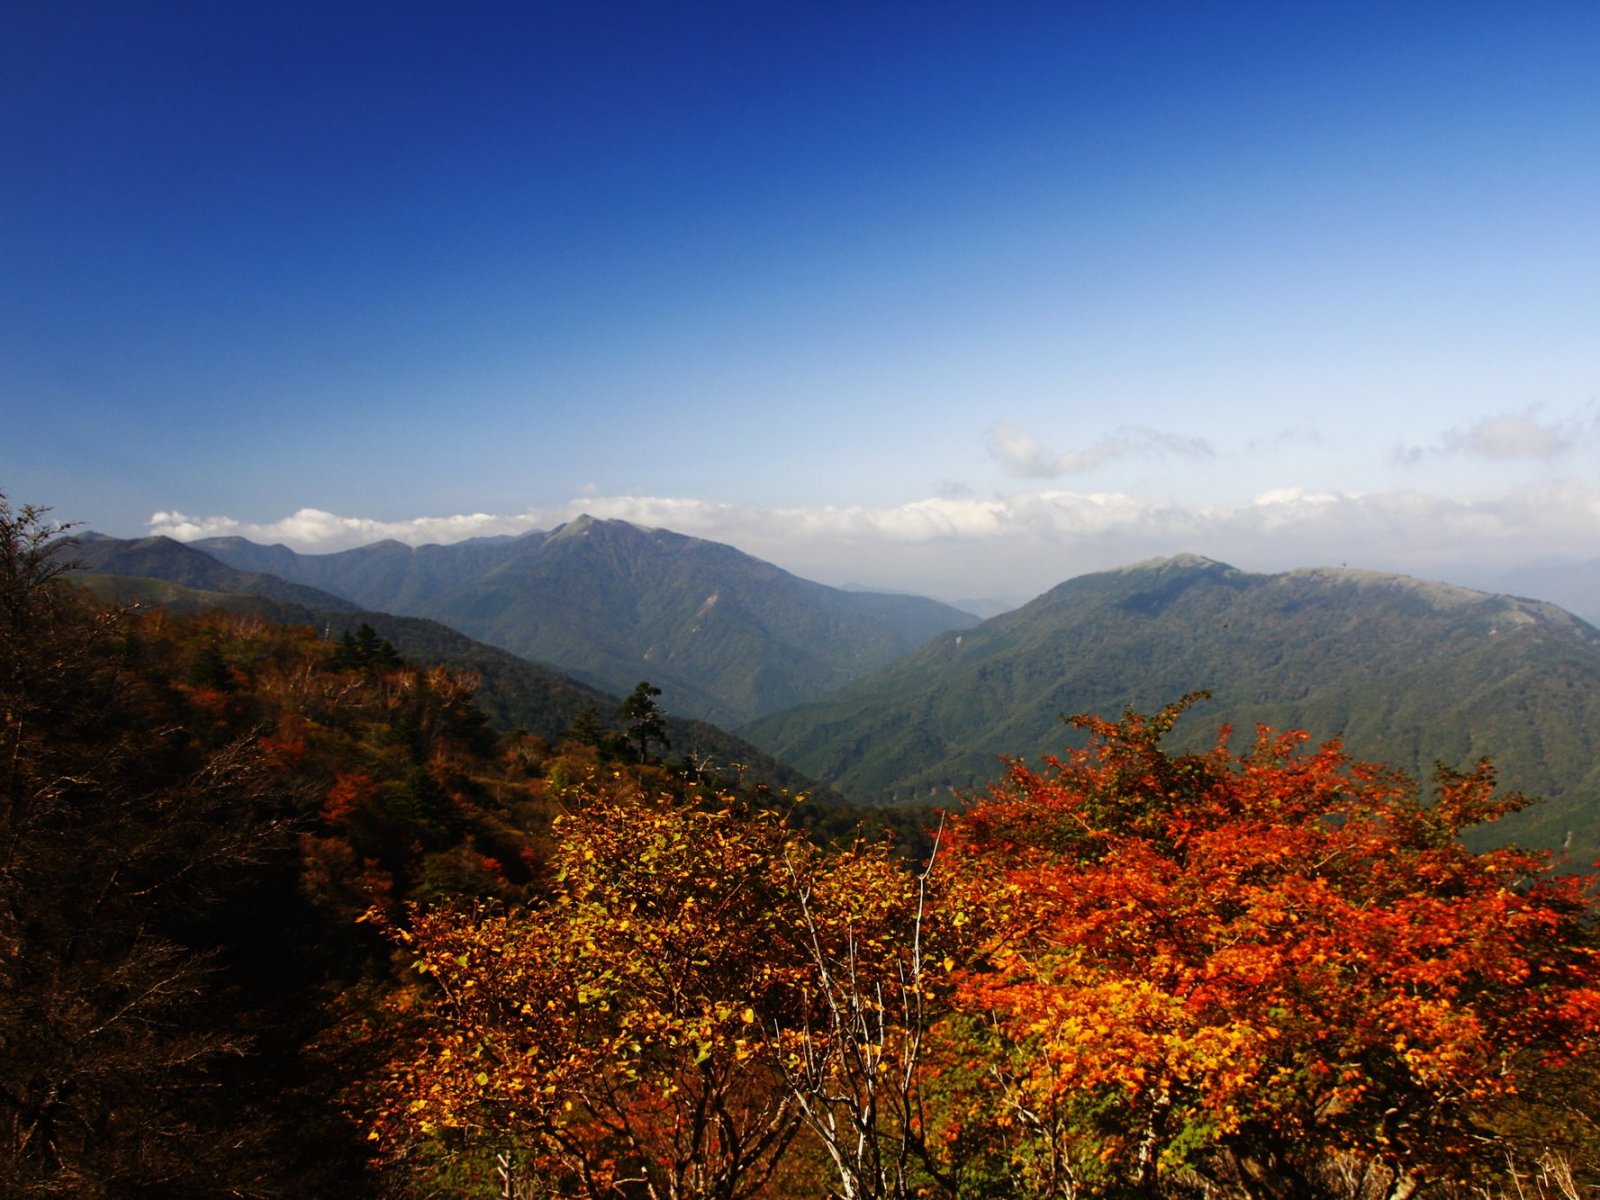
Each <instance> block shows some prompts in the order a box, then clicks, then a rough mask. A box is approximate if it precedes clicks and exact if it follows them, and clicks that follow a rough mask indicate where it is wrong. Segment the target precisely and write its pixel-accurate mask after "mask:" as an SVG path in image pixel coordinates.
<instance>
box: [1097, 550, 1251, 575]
mask: <svg viewBox="0 0 1600 1200" xmlns="http://www.w3.org/2000/svg"><path fill="white" fill-rule="evenodd" d="M1212 569H1221V570H1224V571H1232V570H1236V569H1237V568H1235V567H1233V566H1230V565H1229V564H1228V563H1225V562H1218V561H1217V560H1216V559H1214V558H1207V557H1206V556H1205V555H1203V554H1174V555H1172V556H1170V557H1168V558H1147V559H1145V560H1144V561H1143V562H1136V563H1130V564H1129V565H1128V566H1126V567H1118V568H1116V569H1115V570H1113V571H1111V572H1110V574H1113V575H1131V574H1134V573H1136V572H1149V573H1152V574H1165V573H1167V572H1170V571H1197V570H1212Z"/></svg>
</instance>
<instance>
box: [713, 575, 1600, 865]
mask: <svg viewBox="0 0 1600 1200" xmlns="http://www.w3.org/2000/svg"><path fill="white" fill-rule="evenodd" d="M1197 689H1209V690H1211V691H1212V692H1213V693H1214V696H1215V699H1214V701H1213V702H1212V703H1210V704H1206V705H1203V706H1201V707H1200V708H1199V709H1198V710H1196V712H1195V713H1194V714H1192V715H1191V716H1190V717H1189V718H1188V719H1187V720H1186V728H1187V732H1188V736H1190V737H1192V738H1195V739H1203V738H1204V737H1206V736H1208V735H1209V733H1210V732H1211V731H1212V730H1213V729H1214V728H1215V727H1216V726H1217V725H1219V724H1220V723H1222V722H1224V721H1230V722H1233V723H1234V724H1235V725H1236V726H1237V727H1238V728H1239V730H1240V732H1239V734H1238V735H1237V736H1239V737H1242V738H1243V737H1248V736H1250V731H1251V730H1252V729H1253V727H1254V724H1255V723H1257V722H1264V723H1267V724H1270V725H1273V726H1276V727H1279V728H1291V727H1303V728H1306V729H1308V730H1310V731H1311V733H1312V734H1313V735H1314V736H1315V737H1317V738H1318V739H1323V738H1328V737H1333V736H1335V735H1339V734H1343V735H1344V736H1345V738H1346V740H1347V742H1348V744H1349V747H1350V748H1351V750H1352V751H1353V752H1355V753H1356V754H1357V755H1358V756H1361V757H1367V758H1374V759H1378V760H1382V761H1386V762H1389V763H1391V764H1392V765H1395V766H1399V767H1403V768H1405V769H1408V770H1412V771H1420V772H1421V773H1422V774H1423V775H1424V776H1426V775H1427V774H1428V773H1429V772H1430V771H1431V768H1432V764H1433V762H1434V760H1436V759H1442V760H1444V761H1446V762H1449V763H1452V764H1455V765H1466V764H1470V762H1472V761H1473V760H1475V759H1476V758H1477V757H1478V756H1480V755H1484V754H1489V755H1492V756H1493V757H1494V758H1495V760H1496V761H1497V763H1498V764H1499V765H1500V767H1501V768H1502V773H1503V779H1504V781H1505V782H1506V783H1507V784H1509V785H1511V786H1516V787H1520V788H1522V789H1524V790H1527V791H1530V792H1533V793H1535V794H1540V795H1545V796H1548V797H1551V798H1552V802H1551V803H1550V804H1548V805H1545V806H1541V807H1540V808H1538V809H1535V810H1532V811H1530V812H1529V813H1527V814H1524V815H1523V816H1521V817H1519V818H1517V819H1516V820H1515V821H1513V822H1512V823H1511V824H1510V825H1509V826H1508V828H1509V829H1512V830H1520V831H1521V832H1522V834H1523V835H1525V836H1528V837H1530V838H1535V839H1537V840H1540V841H1541V842H1543V843H1544V844H1548V845H1554V844H1558V843H1559V841H1560V840H1561V838H1562V837H1563V836H1564V834H1565V832H1566V830H1567V829H1568V828H1573V829H1576V830H1577V831H1578V835H1579V837H1580V838H1582V839H1586V840H1587V843H1588V844H1591V845H1593V846H1595V847H1596V848H1600V632H1597V631H1596V630H1595V628H1593V627H1592V626H1590V625H1588V624H1587V623H1585V622H1583V621H1581V620H1579V619H1578V618H1576V617H1574V616H1573V615H1572V614H1570V613H1568V612H1566V611H1565V610H1563V609H1560V608H1558V607H1556V606H1555V605H1551V604H1544V603H1540V602H1536V601H1528V600H1519V599H1515V598H1512V597H1509V596H1500V595H1493V594H1489V593H1484V592H1477V591H1472V590H1470V589H1467V588H1460V587H1453V586H1450V585H1445V584H1435V583H1427V582H1424V581H1421V580H1416V579H1410V578H1407V577H1404V576H1397V575H1385V574H1380V573H1377V572H1369V571H1355V570H1335V569H1314V570H1301V571H1291V572H1288V573H1285V574H1280V575H1252V574H1247V573H1245V572H1243V571H1239V570H1237V569H1235V568H1233V567H1231V566H1228V565H1226V564H1224V563H1218V562H1213V561H1210V560H1207V559H1202V558H1197V557H1195V556H1188V555H1186V556H1180V557H1178V558H1172V559H1162V560H1156V561H1152V562H1147V563H1141V564H1138V565H1136V566H1133V567H1128V568H1124V569H1122V570H1117V571H1107V572H1102V573H1098V574H1093V575H1085V576H1080V577H1079V578H1076V579H1072V580H1069V581H1068V582H1066V583H1063V584H1061V585H1060V586H1058V587H1056V588H1054V589H1052V590H1051V591H1049V592H1047V593H1045V594H1044V595H1042V596H1040V597H1039V598H1037V599H1036V600H1034V601H1032V602H1031V603H1029V604H1027V605H1025V606H1023V607H1022V608H1020V609H1018V610H1016V611H1014V612H1011V613H1006V614H1004V615H1002V616H999V617H996V618H994V619H992V620H990V621H986V622H984V623H983V624H982V625H980V626H978V627H976V628H974V629H968V630H963V631H960V632H959V633H949V634H945V635H943V636H941V637H939V638H938V639H936V640H935V641H934V642H932V643H930V644H929V645H928V646H926V647H925V648H923V649H922V650H920V651H918V652H917V653H915V654H913V655H910V656H908V657H907V658H905V659H903V660H901V661H900V662H898V663H895V664H893V665H892V666H890V667H888V668H886V669H884V670H883V671H881V672H879V673H877V674H876V675H874V676H872V677H871V678H869V679H866V680H863V681H861V682H860V683H857V684H854V685H852V686H850V687H848V688H846V689H844V690H842V691H840V692H839V693H836V694H835V695H833V696H831V697H827V698H825V699H823V700H821V701H819V702H816V703H813V704H810V705H806V706H803V707H800V708H797V709H795V710H793V711H790V712H786V713H779V714H775V715H773V716H770V717H767V718H764V719H762V720H760V721H757V722H755V723H753V724H752V725H750V726H749V727H747V728H746V730H745V731H744V732H745V733H746V735H747V736H749V737H750V739H751V740H752V741H754V742H756V743H757V744H758V745H760V746H762V747H763V748H765V749H767V750H770V751H771V752H772V753H774V754H777V755H778V756H779V757H781V758H783V759H785V760H786V761H789V762H792V763H794V764H795V765H796V766H797V767H799V768H800V769H801V770H803V771H805V772H807V773H808V774H811V775H814V776H816V777H817V778H819V779H823V780H825V781H827V782H829V783H832V784H834V785H835V786H837V787H838V788H839V789H840V790H841V791H843V792H844V793H845V794H847V795H848V796H850V797H851V798H852V799H855V800H857V801H861V802H889V801H894V800H897V801H900V802H904V801H906V800H908V799H912V798H917V799H924V800H926V799H935V798H942V797H946V796H947V795H948V793H949V789H950V788H952V787H954V788H965V787H971V786H974V785H976V784H980V783H982V782H983V781H985V780H987V779H991V778H993V777H995V775H996V774H997V773H998V769H999V766H998V761H997V756H999V755H1002V754H1006V755H1026V756H1036V755H1040V754H1044V753H1050V752H1054V751H1057V750H1059V749H1060V748H1061V746H1062V745H1063V744H1064V742H1065V741H1066V739H1067V736H1068V731H1067V730H1066V729H1064V728H1063V726H1062V725H1061V724H1060V722H1059V720H1058V715H1059V714H1066V713H1078V712H1099V713H1103V714H1111V715H1114V714H1116V713H1117V712H1119V711H1120V710H1121V709H1122V708H1123V707H1124V706H1126V705H1132V706H1134V707H1137V708H1141V709H1147V710H1148V709H1153V708H1157V707H1159V706H1161V705H1163V704H1165V703H1168V702H1170V701H1171V700H1174V699H1176V698H1177V697H1178V696H1180V695H1182V694H1184V693H1186V692H1189V691H1194V690H1197Z"/></svg>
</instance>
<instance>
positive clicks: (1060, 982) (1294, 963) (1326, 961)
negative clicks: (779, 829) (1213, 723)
mask: <svg viewBox="0 0 1600 1200" xmlns="http://www.w3.org/2000/svg"><path fill="white" fill-rule="evenodd" d="M1196 698H1197V697H1187V698H1185V700H1184V701H1182V702H1180V703H1179V704H1176V705H1173V706H1171V707H1169V708H1167V709H1165V710H1164V711H1162V712H1161V713H1159V714H1157V715H1155V716H1141V715H1138V714H1136V713H1133V712H1129V713H1127V714H1126V715H1125V716H1124V717H1123V718H1122V719H1121V720H1120V721H1116V722H1110V721H1104V720H1099V719H1093V718H1077V719H1075V720H1074V722H1073V723H1074V724H1076V725H1078V726H1079V727H1080V728H1083V729H1085V730H1087V731H1088V733H1089V735H1090V744H1089V745H1088V747H1087V748H1085V749H1082V750H1078V751H1074V752H1072V753H1070V754H1069V755H1067V756H1065V757H1063V758H1050V759H1046V760H1045V765H1044V767H1043V769H1041V770H1033V769H1030V768H1028V767H1026V766H1024V765H1023V764H1021V763H1013V764H1011V766H1010V768H1009V770H1008V773H1007V775H1006V777H1005V779H1004V781H1003V782H1002V783H1000V784H998V785H996V786H995V787H994V788H993V789H992V791H991V792H990V793H989V794H988V795H987V796H985V797H983V798H982V799H980V800H979V801H977V802H976V803H975V804H974V805H973V806H972V808H971V809H970V811H969V812H968V813H966V814H965V815H964V816H962V817H961V818H960V819H959V820H958V821H957V822H956V824H955V829H954V839H953V849H952V858H953V860H954V865H955V866H956V868H957V869H958V870H960V871H961V872H962V873H963V874H964V876H965V887H966V891H967V895H968V897H969V898H970V902H971V903H973V904H975V905H976V906H977V907H979V908H980V909H982V911H983V912H984V913H985V914H986V915H985V933H986V935H987V938H988V948H987V952H986V954H985V955H984V956H983V958H982V959H981V960H980V965H978V966H976V967H974V968H973V969H971V970H968V971H966V972H965V973H964V974H963V977H962V979H961V985H960V992H959V996H958V999H957V1005H958V1007H959V1008H960V1009H961V1010H962V1012H963V1014H964V1015H963V1016H962V1017H961V1018H959V1019H958V1022H956V1023H952V1024H951V1025H949V1026H947V1027H946V1032H947V1033H951V1032H952V1031H954V1032H960V1033H961V1035H962V1036H963V1037H965V1038H966V1039H967V1043H968V1046H969V1049H970V1054H969V1056H968V1059H967V1063H966V1065H967V1067H968V1068H973V1067H979V1066H981V1068H982V1069H981V1070H980V1071H977V1072H975V1073H971V1079H970V1080H969V1081H968V1086H966V1087H964V1088H962V1087H959V1086H954V1085H952V1086H953V1092H954V1098H953V1100H952V1107H951V1110H950V1112H949V1113H947V1114H946V1124H947V1127H949V1128H951V1129H967V1130H970V1129H973V1128H981V1129H982V1130H983V1136H982V1137H981V1138H979V1139H978V1140H977V1143H976V1144H978V1145H979V1146H980V1147H983V1148H985V1149H986V1152H987V1153H989V1154H990V1155H991V1156H992V1157H993V1159H994V1160H995V1161H994V1162H993V1163H992V1167H993V1171H994V1173H995V1174H999V1175H1003V1176H1006V1177H1009V1180H1010V1182H1009V1183H1008V1184H1007V1185H1006V1186H1007V1189H1008V1190H1007V1194H1012V1195H1040V1196H1042V1195H1050V1196H1076V1195H1092V1194H1119V1193H1122V1192H1126V1191H1129V1190H1136V1191H1138V1192H1140V1193H1141V1194H1145V1195H1150V1194H1154V1193H1156V1192H1159V1191H1163V1190H1165V1191H1180V1190H1184V1188H1185V1187H1192V1188H1195V1189H1199V1190H1204V1191H1206V1192H1207V1194H1210V1195H1224V1196H1230V1195H1231V1196H1242V1197H1251V1198H1256V1197H1260V1198H1271V1200H1278V1198H1283V1200H1289V1198H1300V1197H1306V1198H1311V1197H1324V1196H1349V1197H1356V1196H1387V1197H1392V1198H1396V1200H1398V1198H1400V1197H1405V1196H1410V1195H1413V1194H1422V1193H1425V1192H1426V1191H1427V1190H1428V1188H1429V1187H1430V1186H1432V1185H1445V1184H1450V1183H1461V1182H1465V1181H1467V1180H1468V1179H1469V1178H1470V1177H1471V1176H1472V1175H1473V1173H1474V1171H1476V1170H1479V1169H1487V1168H1491V1167H1493V1166H1496V1165H1498V1166H1502V1167H1503V1166H1504V1149H1503V1147H1502V1146H1500V1145H1499V1144H1497V1142H1496V1140H1495V1138H1494V1137H1493V1134H1492V1131H1491V1129H1490V1128H1489V1127H1488V1125H1487V1124H1486V1121H1487V1119H1488V1117H1489V1116H1490V1115H1491V1114H1492V1113H1493V1111H1494V1109H1495V1106H1496V1105H1497V1103H1500V1102H1502V1101H1505V1100H1507V1099H1508V1098H1509V1097H1511V1096H1513V1095H1514V1094H1515V1092H1516V1090H1517V1088H1518V1087H1519V1085H1521V1084H1522V1083H1524V1082H1525V1081H1526V1080H1527V1079H1528V1077H1529V1075H1530V1073H1533V1072H1537V1071H1538V1070H1540V1069H1541V1067H1542V1066H1544V1065H1546V1064H1548V1063H1549V1062H1550V1061H1552V1060H1563V1059H1569V1058H1571V1057H1572V1056H1575V1055H1578V1054H1580V1053H1582V1052H1584V1051H1585V1050H1587V1049H1588V1048H1589V1046H1590V1045H1591V1043H1592V1040H1593V1038H1594V1036H1595V1033H1596V1030H1597V1027H1600V970H1597V963H1596V956H1595V949H1594V940H1593V938H1592V936H1591V934H1590V931H1589V928H1588V924H1587V922H1588V919H1589V913H1590V909H1589V905H1588V896H1587V893H1586V891H1585V888H1584V885H1583V884H1582V883H1581V882H1580V881H1579V880H1577V879H1575V878H1571V877H1568V878H1555V877H1552V876H1550V875H1549V874H1548V873H1547V867H1548V863H1547V861H1546V859H1545V858H1544V857H1543V856H1541V855H1537V854H1532V853H1528V852H1523V851H1519V850H1514V849H1503V850H1494V851H1490V852H1487V853H1473V852H1471V851H1469V850H1467V849H1465V848H1464V847H1463V846H1462V845H1461V843H1460V841H1459V840H1458V835H1459V833H1460V832H1461V831H1462V830H1463V829H1465V828H1467V827H1468V826H1471V825H1474V824H1477V823H1479V822H1482V821H1486V820H1491V819H1493V818H1494V817H1496V816H1499V815H1500V814H1502V813H1504V812H1507V811H1509V810H1512V809H1514V808H1517V807H1519V806H1520V805H1521V803H1522V801H1521V799H1520V798H1518V797H1515V796H1511V797H1503V798H1496V796H1495V795H1494V776H1493V772H1492V770H1491V769H1490V768H1489V766H1488V765H1487V763H1480V764H1479V765H1478V766H1477V767H1476V768H1475V769H1474V770H1472V771H1470V772H1467V773H1464V774H1463V773H1455V772H1450V771H1445V770H1443V769H1441V771H1440V773H1439V777H1438V779H1437V782H1436V788H1435V794H1434V797H1433V799H1432V801H1431V803H1428V802H1425V801H1424V800H1422V799H1421V798H1419V795H1418V789H1417V787H1416V785H1415V784H1414V783H1413V782H1412V781H1411V780H1409V779H1408V778H1406V777H1404V776H1402V775H1400V774H1398V773H1395V772H1391V771H1388V770H1385V769H1382V768H1379V767H1374V766H1371V765H1368V764H1364V763H1359V762H1354V761H1352V760H1351V759H1350V758H1349V757H1348V756H1347V755H1345V754H1344V753H1343V752H1342V750H1341V749H1340V748H1339V746H1338V745H1337V744H1330V745H1325V746H1322V747H1321V748H1317V749H1311V748H1308V747H1307V746H1306V744H1305V743H1306V737H1305V735H1304V734H1299V733H1290V734H1274V733H1272V732H1271V731H1269V730H1266V729H1262V730H1261V731H1260V732H1259V733H1258V736H1257V739H1256V741H1255V744H1254V746H1253V747H1252V748H1251V749H1250V750H1249V751H1247V752H1246V753H1244V754H1242V755H1239V756H1235V755H1234V754H1233V753H1231V752H1230V751H1229V750H1228V748H1227V732H1226V731H1224V733H1223V735H1222V737H1221V738H1219V740H1218V742H1217V744H1216V745H1215V747H1214V748H1213V749H1212V750H1210V751H1209V752H1207V753H1200V754H1172V753H1168V752H1167V751H1166V750H1164V749H1163V748H1162V745H1161V743H1162V739H1163V737H1164V736H1165V735H1166V734H1167V733H1168V732H1169V731H1170V730H1171V728H1172V726H1173V724H1174V722H1175V721H1176V720H1177V719H1178V717H1179V715H1180V714H1181V712H1182V711H1183V710H1184V709H1185V708H1186V707H1187V706H1188V705H1189V704H1190V703H1192V702H1193V700H1194V699H1196ZM955 1136H956V1135H955V1134H954V1133H952V1134H951V1137H952V1140H954V1139H955ZM963 1136H968V1137H969V1138H970V1136H971V1135H970V1134H966V1135H963Z"/></svg>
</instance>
